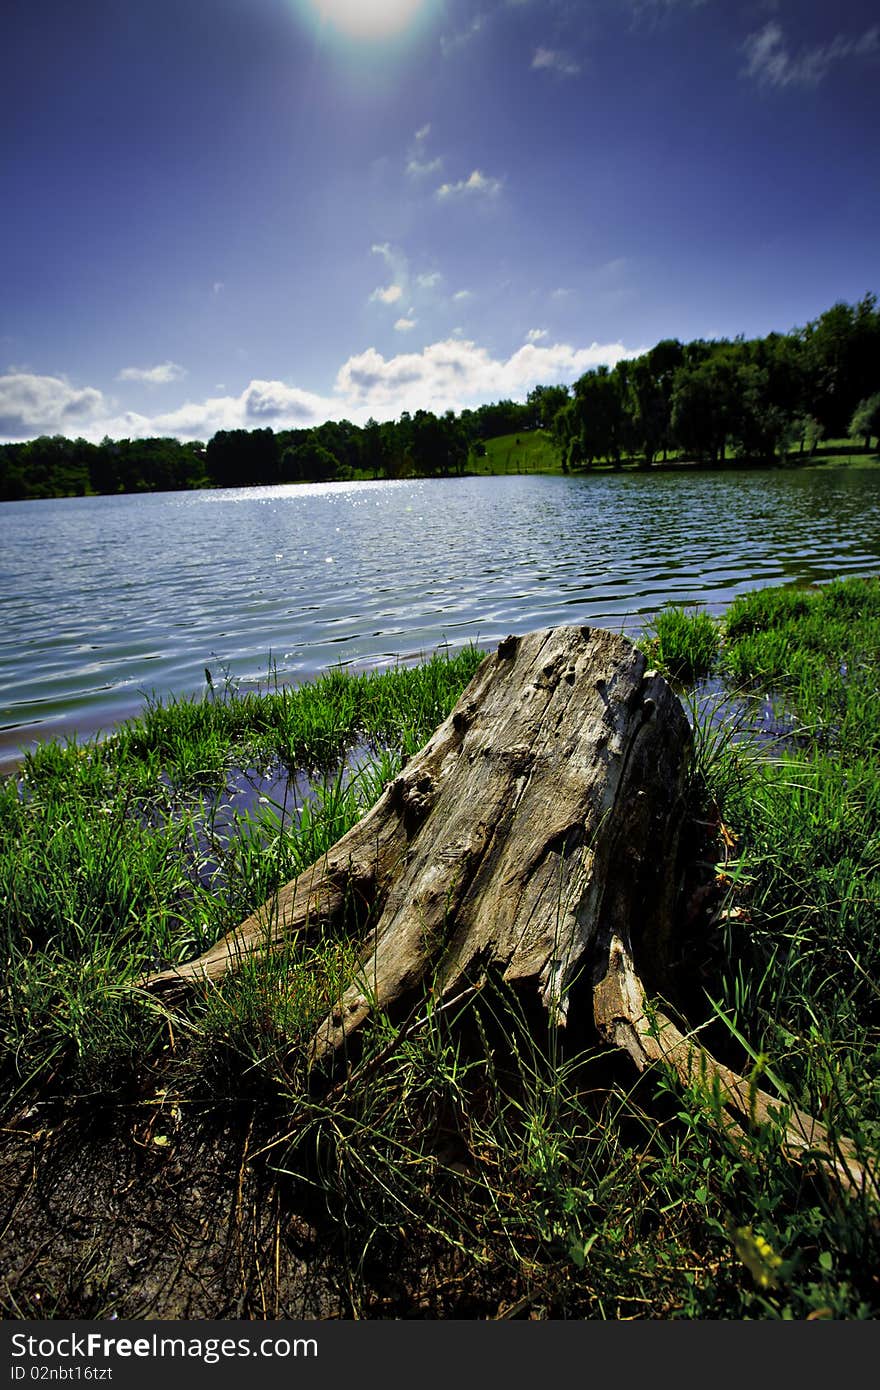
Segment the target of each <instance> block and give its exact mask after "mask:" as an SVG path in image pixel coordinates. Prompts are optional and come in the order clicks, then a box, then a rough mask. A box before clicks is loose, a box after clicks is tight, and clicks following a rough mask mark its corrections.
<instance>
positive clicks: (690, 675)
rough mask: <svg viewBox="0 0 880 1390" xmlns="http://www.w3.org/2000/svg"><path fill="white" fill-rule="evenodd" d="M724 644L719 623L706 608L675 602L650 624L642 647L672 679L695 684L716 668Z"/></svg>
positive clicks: (662, 610)
mask: <svg viewBox="0 0 880 1390" xmlns="http://www.w3.org/2000/svg"><path fill="white" fill-rule="evenodd" d="M720 645H721V633H720V630H719V626H718V624H717V623H716V622H715V620H714V619H713V617H712V616H711V614H710V613H706V612H704V611H703V610H702V609H693V610H689V609H687V608H682V607H679V606H678V605H673V606H671V607H669V608H663V609H661V610H660V612H659V613H658V614H657V615H656V617H654V618H653V619H652V620H651V621H650V622H649V623H648V626H647V628H646V631H645V635H644V637H643V639H642V642H641V646H642V648H643V650H644V651H645V653H646V655H647V656H648V658H649V660H651V661H652V662H654V663H655V664H656V665H657V666H658V668H659V669H660V670H661V671H662V672H664V674H665V675H667V676H668V677H669V678H670V679H671V680H674V681H679V682H684V683H687V684H691V683H693V682H694V681H696V680H698V679H699V677H700V676H705V675H707V674H708V672H709V671H710V670H711V668H712V664H713V662H714V661H715V658H716V657H717V655H718V649H719V647H720Z"/></svg>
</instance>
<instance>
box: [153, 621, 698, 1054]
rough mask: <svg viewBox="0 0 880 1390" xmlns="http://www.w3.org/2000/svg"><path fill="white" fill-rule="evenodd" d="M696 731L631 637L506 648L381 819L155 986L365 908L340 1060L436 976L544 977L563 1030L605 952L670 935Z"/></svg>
mask: <svg viewBox="0 0 880 1390" xmlns="http://www.w3.org/2000/svg"><path fill="white" fill-rule="evenodd" d="M689 744H690V729H689V726H688V723H687V720H686V719H685V717H684V714H683V712H682V710H681V707H680V705H679V703H678V701H677V699H676V698H675V697H674V695H673V694H672V692H671V690H670V689H669V687H668V686H667V684H666V682H665V681H663V680H662V678H661V677H660V676H658V675H657V674H656V672H649V671H647V669H646V660H645V657H644V656H643V655H642V653H641V652H639V651H638V650H637V649H636V648H635V647H634V646H633V645H632V643H631V642H629V641H627V640H626V639H625V638H623V637H618V636H616V635H614V634H613V633H610V632H605V631H602V630H600V629H590V628H585V627H567V628H556V629H546V630H543V631H539V632H533V633H530V634H529V635H528V636H526V637H521V638H518V637H509V638H507V639H506V640H505V641H504V642H502V643H501V645H500V646H499V648H498V650H497V651H496V652H495V653H494V654H493V655H490V656H488V657H486V659H485V660H484V661H483V663H482V665H481V666H480V668H479V670H478V671H477V673H476V675H475V677H474V679H473V680H472V681H471V683H470V685H469V686H468V688H467V689H466V690H465V691H464V693H463V695H462V696H461V699H460V700H459V702H458V704H457V705H456V707H455V709H454V710H453V712H452V714H451V715H450V716H449V718H448V719H446V720H445V721H444V723H443V724H442V725H441V726H440V727H439V728H438V729H437V731H436V732H435V734H434V735H433V737H432V738H431V739H430V741H429V742H428V743H427V744H426V746H425V747H424V748H423V749H422V751H421V753H419V754H418V756H417V757H415V758H413V759H412V760H411V761H410V763H409V764H408V765H407V766H406V767H405V769H404V771H403V772H402V773H401V774H400V776H399V777H397V778H396V779H395V780H394V781H393V782H392V783H391V784H390V785H389V786H388V787H387V788H386V790H385V792H384V793H383V795H382V797H381V798H380V799H379V801H378V802H377V803H376V805H375V806H374V807H373V808H372V810H370V811H369V812H368V813H367V815H366V816H365V817H364V818H363V820H361V821H360V822H359V823H358V824H357V825H356V826H354V828H353V829H352V830H350V831H349V832H348V834H347V835H345V836H343V838H342V839H341V840H339V841H338V843H337V844H336V845H335V846H334V847H333V849H332V850H331V851H330V852H329V854H328V855H327V856H326V858H325V859H324V860H322V861H321V862H319V863H318V864H315V865H313V866H312V868H311V869H309V870H308V871H307V872H306V873H305V874H302V875H300V877H299V878H298V879H297V880H296V881H295V882H293V883H290V884H287V885H286V886H285V887H284V888H282V889H281V890H280V892H279V893H278V894H277V896H276V897H275V898H273V899H272V900H270V902H268V903H267V904H265V905H264V907H262V908H261V909H260V910H259V911H258V912H257V913H255V914H254V915H253V916H252V917H250V918H248V920H247V921H246V922H243V923H242V925H241V926H240V927H239V928H237V930H235V931H234V932H232V933H230V934H229V935H228V936H227V937H225V938H224V939H223V940H222V941H220V942H218V943H217V945H216V946H214V947H213V948H212V949H211V950H209V951H208V952H206V953H205V955H203V956H201V957H200V958H199V959H198V960H195V961H192V962H190V963H189V964H187V965H184V966H182V967H180V968H178V969H177V970H174V971H166V972H164V973H163V974H162V975H158V976H154V977H153V979H152V981H151V982H150V983H151V984H152V985H153V986H154V987H159V986H162V985H165V986H169V987H171V988H174V987H175V986H178V985H181V984H183V983H185V982H187V981H195V980H198V979H207V980H215V979H217V978H218V977H220V976H222V975H223V974H224V973H225V972H226V971H227V970H228V969H229V968H230V967H234V965H235V964H236V962H237V961H240V960H241V959H242V958H243V957H244V956H246V955H248V954H251V953H252V952H254V951H264V950H265V949H266V948H267V947H268V948H269V949H271V948H272V947H273V946H277V945H278V944H279V943H280V942H282V941H283V940H284V939H285V937H286V936H288V935H289V934H290V933H291V932H302V931H308V930H309V929H310V928H311V929H314V928H315V927H316V926H317V925H318V924H319V923H320V924H326V923H328V922H329V921H331V920H332V919H333V918H334V917H338V916H339V915H340V914H341V913H343V912H344V911H345V909H346V906H347V905H350V904H352V903H358V904H361V905H362V907H363V908H365V909H366V910H367V911H368V914H369V919H370V921H371V923H372V925H371V928H370V931H369V935H368V938H367V940H366V941H365V942H364V948H363V952H362V955H361V963H362V969H363V973H362V977H361V978H360V979H359V980H357V981H354V982H353V983H352V985H351V987H350V989H349V990H348V992H347V994H346V996H345V997H344V998H343V999H342V1000H341V1001H340V1005H339V1008H338V1010H337V1011H335V1013H334V1014H333V1015H332V1016H331V1017H330V1018H328V1019H327V1022H326V1026H325V1028H324V1029H323V1030H322V1033H321V1035H320V1037H319V1038H317V1039H316V1041H315V1051H316V1055H323V1054H324V1053H326V1052H327V1051H328V1050H330V1051H332V1050H334V1049H335V1048H337V1047H338V1046H339V1045H340V1043H341V1042H342V1040H343V1038H344V1036H345V1035H346V1034H348V1033H351V1032H352V1031H353V1030H354V1029H355V1028H357V1027H358V1026H359V1025H360V1024H361V1023H362V1022H363V1020H364V1019H365V1018H366V1017H367V1015H368V1014H369V1012H370V1011H371V1010H372V1009H384V1008H387V1007H388V1006H389V1005H390V1004H392V1003H393V1002H394V1001H396V1000H397V999H399V998H400V997H401V996H402V995H404V994H405V993H406V992H408V991H410V990H412V989H414V988H415V987H416V986H418V985H419V984H420V983H421V982H422V981H424V980H425V978H426V977H427V976H429V977H430V979H431V982H432V983H433V985H434V987H435V989H436V990H438V991H439V992H441V993H448V992H449V991H451V990H454V989H456V987H457V986H458V985H459V984H460V982H461V979H462V977H463V976H464V975H465V973H466V972H468V971H469V970H471V969H472V967H473V966H474V964H475V963H476V962H478V963H479V964H480V965H481V966H482V967H484V968H487V967H489V966H495V967H500V969H501V972H502V973H503V975H504V978H505V979H507V980H523V979H526V978H532V979H534V981H535V985H536V987H537V990H538V992H539V995H540V997H541V999H542V1000H543V1002H544V1004H545V1005H546V1007H547V1008H548V1009H549V1010H552V1011H553V1012H554V1013H555V1014H556V1015H557V1016H558V1017H559V1018H560V1019H564V1017H565V1013H566V1001H567V992H568V986H569V984H570V982H571V980H572V978H573V976H574V974H575V973H576V972H577V971H578V970H579V969H581V968H582V967H583V965H584V963H585V955H586V953H587V952H588V951H589V950H590V948H591V947H593V946H596V945H597V943H598V942H599V940H600V938H607V937H608V936H609V935H610V933H612V932H613V931H615V930H617V931H624V930H627V929H628V924H629V923H630V922H631V921H637V922H639V923H640V924H641V925H642V928H643V930H644V931H645V932H650V933H653V934H654V935H655V936H656V937H657V938H658V939H663V938H665V936H666V935H667V933H668V931H669V928H670V913H671V906H672V903H671V897H672V887H673V881H672V874H671V871H670V867H671V865H672V862H673V860H674V855H675V843H676V839H677V836H678V830H679V826H680V822H681V792H682V777H683V772H684V767H685V757H686V753H687V749H688V747H689Z"/></svg>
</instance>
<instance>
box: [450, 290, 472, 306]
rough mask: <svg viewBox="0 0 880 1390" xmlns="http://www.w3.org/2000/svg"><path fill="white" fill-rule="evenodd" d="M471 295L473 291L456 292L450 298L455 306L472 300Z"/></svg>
mask: <svg viewBox="0 0 880 1390" xmlns="http://www.w3.org/2000/svg"><path fill="white" fill-rule="evenodd" d="M473 294H474V292H473V290H456V291H455V294H454V295H453V296H452V298H453V299H454V300H455V302H456V304H463V303H464V301H465V300H466V299H472V298H473Z"/></svg>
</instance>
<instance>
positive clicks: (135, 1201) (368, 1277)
mask: <svg viewBox="0 0 880 1390" xmlns="http://www.w3.org/2000/svg"><path fill="white" fill-rule="evenodd" d="M283 1118H284V1117H283V1116H281V1115H278V1114H277V1113H276V1114H275V1115H274V1116H272V1115H270V1114H268V1113H267V1107H266V1106H265V1105H261V1104H260V1103H257V1104H254V1103H252V1102H251V1103H247V1104H246V1103H244V1102H239V1103H237V1104H235V1105H234V1106H232V1105H230V1106H226V1107H218V1106H217V1105H216V1104H215V1105H214V1106H213V1107H212V1108H210V1109H208V1108H204V1109H202V1110H201V1111H198V1110H197V1109H196V1107H195V1106H193V1105H184V1106H182V1107H178V1106H177V1105H176V1104H174V1103H173V1102H169V1100H168V1099H165V1100H163V1101H162V1103H161V1104H159V1105H157V1104H156V1101H155V1098H154V1097H152V1096H150V1097H146V1098H144V1097H141V1098H135V1099H133V1100H131V1101H130V1102H128V1103H122V1102H120V1103H116V1104H114V1105H108V1104H107V1103H106V1102H104V1101H101V1102H99V1101H98V1100H97V1099H95V1100H94V1102H93V1103H92V1105H91V1106H90V1104H89V1102H88V1101H83V1100H82V1099H79V1100H78V1101H77V1102H76V1103H75V1104H74V1103H72V1102H71V1103H64V1102H61V1101H58V1100H55V1101H52V1102H46V1103H42V1104H37V1105H32V1106H30V1107H29V1108H28V1109H26V1110H23V1111H22V1112H21V1113H19V1114H18V1115H16V1116H14V1117H13V1118H12V1119H11V1120H7V1121H6V1122H5V1123H4V1124H3V1125H2V1126H0V1316H2V1317H4V1318H5V1319H18V1320H23V1319H27V1320H37V1319H50V1318H69V1319H88V1320H91V1319H96V1320H97V1319H105V1318H111V1317H118V1318H121V1319H139V1320H143V1319H162V1320H183V1319H211V1320H214V1319H235V1320H262V1319H292V1320H316V1319H322V1320H326V1319H336V1318H345V1319H351V1318H395V1319H398V1318H417V1319H424V1318H448V1317H470V1318H487V1317H488V1318H493V1317H497V1316H499V1315H500V1316H505V1315H506V1314H505V1311H504V1310H505V1308H509V1307H510V1306H511V1301H512V1298H513V1296H514V1295H515V1291H511V1290H507V1291H505V1290H503V1289H495V1288H493V1287H492V1282H491V1275H489V1277H488V1278H487V1280H486V1285H485V1286H484V1287H482V1288H480V1289H477V1288H476V1287H475V1284H474V1280H473V1278H472V1277H468V1278H465V1277H464V1276H463V1274H462V1272H461V1271H460V1270H458V1269H456V1267H455V1263H456V1257H455V1256H454V1253H453V1254H451V1253H450V1251H449V1248H448V1246H444V1247H442V1248H440V1249H438V1250H433V1251H431V1250H427V1249H425V1248H423V1247H422V1246H421V1245H419V1244H418V1243H417V1242H415V1241H410V1240H408V1239H407V1233H406V1232H401V1233H400V1239H399V1242H395V1258H394V1259H388V1258H387V1252H386V1257H385V1258H382V1257H379V1258H378V1259H377V1260H376V1261H375V1263H374V1264H373V1265H372V1266H367V1265H364V1264H363V1263H362V1262H360V1261H359V1260H358V1259H357V1258H354V1259H352V1258H351V1252H346V1251H345V1249H344V1248H343V1247H342V1246H341V1245H340V1229H343V1230H344V1223H334V1222H333V1221H332V1220H330V1219H329V1217H328V1214H327V1213H326V1211H325V1210H324V1209H323V1208H319V1207H318V1205H317V1204H316V1201H315V1198H314V1194H313V1193H311V1192H310V1190H309V1189H308V1188H307V1187H306V1186H305V1185H300V1184H298V1183H297V1181H296V1180H294V1179H293V1178H291V1177H288V1176H285V1175H283V1174H278V1173H277V1172H274V1171H273V1170H272V1167H271V1162H270V1161H268V1160H267V1158H266V1156H265V1154H264V1153H263V1154H261V1152H260V1151H261V1150H263V1149H264V1148H265V1145H267V1144H269V1143H271V1141H272V1139H273V1138H276V1137H277V1136H278V1135H279V1134H280V1133H283V1132H284V1126H283ZM157 1140H158V1141H159V1142H157ZM165 1140H167V1141H168V1142H167V1143H166V1142H165ZM351 1270H355V1271H356V1272H355V1273H354V1274H353V1275H352V1274H350V1273H349V1271H351Z"/></svg>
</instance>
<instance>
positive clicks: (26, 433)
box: [0, 369, 107, 439]
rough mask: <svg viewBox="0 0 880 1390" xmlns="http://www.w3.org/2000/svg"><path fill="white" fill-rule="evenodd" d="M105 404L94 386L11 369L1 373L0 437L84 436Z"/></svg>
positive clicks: (104, 408) (100, 393)
mask: <svg viewBox="0 0 880 1390" xmlns="http://www.w3.org/2000/svg"><path fill="white" fill-rule="evenodd" d="M106 407H107V402H106V400H105V397H104V395H103V394H102V392H100V391H98V390H96V389H95V388H94V387H93V386H85V387H76V386H71V384H70V382H69V381H67V380H66V379H65V378H64V377H58V376H39V375H37V374H36V373H34V372H23V371H16V370H14V369H13V370H12V371H10V372H8V373H7V374H6V375H5V376H0V437H2V438H4V439H33V438H34V437H35V436H36V435H40V434H65V435H69V436H70V437H72V438H73V437H76V435H78V434H80V433H82V434H84V435H85V434H86V433H87V431H88V429H89V426H90V424H91V422H92V421H93V420H95V418H96V417H97V416H98V415H99V414H100V413H101V412H102V411H104V410H106Z"/></svg>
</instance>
